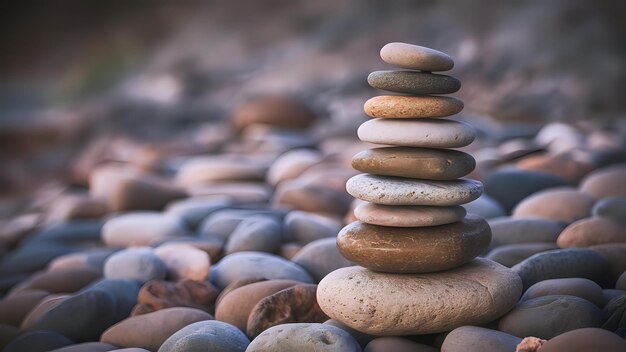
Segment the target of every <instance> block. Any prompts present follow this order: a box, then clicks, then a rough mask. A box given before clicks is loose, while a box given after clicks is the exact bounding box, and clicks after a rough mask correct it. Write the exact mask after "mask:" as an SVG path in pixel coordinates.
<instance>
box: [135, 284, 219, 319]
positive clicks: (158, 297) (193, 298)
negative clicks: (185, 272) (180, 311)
mask: <svg viewBox="0 0 626 352" xmlns="http://www.w3.org/2000/svg"><path fill="white" fill-rule="evenodd" d="M218 294H219V290H218V289H217V288H216V287H215V286H213V285H211V284H210V283H208V282H207V281H194V280H189V279H183V280H181V281H178V282H170V281H162V280H152V281H149V282H147V283H146V284H144V285H143V286H142V287H141V289H140V290H139V295H138V296H137V305H136V306H135V308H133V311H132V313H131V316H134V315H141V314H146V313H151V312H154V311H157V310H161V309H166V308H173V307H189V308H196V309H200V310H203V311H206V312H209V311H210V310H211V308H212V307H213V306H214V304H215V300H216V299H217V295H218Z"/></svg>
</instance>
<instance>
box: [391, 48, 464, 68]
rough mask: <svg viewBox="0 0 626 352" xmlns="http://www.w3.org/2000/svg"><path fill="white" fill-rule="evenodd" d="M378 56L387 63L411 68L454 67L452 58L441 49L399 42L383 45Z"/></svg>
mask: <svg viewBox="0 0 626 352" xmlns="http://www.w3.org/2000/svg"><path fill="white" fill-rule="evenodd" d="M380 57H381V58H382V59H383V61H385V62H386V63H388V64H391V65H394V66H397V67H401V68H408V69H411V70H420V71H428V72H436V71H448V70H451V69H452V67H454V61H453V60H452V58H451V57H450V56H448V55H447V54H445V53H442V52H441V51H438V50H435V49H431V48H427V47H424V46H419V45H413V44H407V43H400V42H393V43H389V44H386V45H385V46H383V47H382V49H380Z"/></svg>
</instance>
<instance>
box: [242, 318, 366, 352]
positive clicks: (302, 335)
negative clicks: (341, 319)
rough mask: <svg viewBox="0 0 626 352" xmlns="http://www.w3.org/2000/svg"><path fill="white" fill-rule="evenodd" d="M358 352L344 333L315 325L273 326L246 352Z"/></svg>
mask: <svg viewBox="0 0 626 352" xmlns="http://www.w3.org/2000/svg"><path fill="white" fill-rule="evenodd" d="M265 351H273V352H293V351H299V352H359V351H361V347H360V346H359V343H358V342H356V340H355V339H354V338H353V337H352V336H350V334H348V333H347V332H345V331H344V330H342V329H340V328H338V327H335V326H332V325H328V324H316V323H292V324H281V325H277V326H273V327H271V328H269V329H267V330H265V331H264V332H263V333H261V335H259V336H257V337H256V338H255V339H254V340H253V341H252V342H251V343H250V345H249V346H248V348H247V349H246V352H265Z"/></svg>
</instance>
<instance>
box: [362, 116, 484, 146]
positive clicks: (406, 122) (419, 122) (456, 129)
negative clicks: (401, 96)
mask: <svg viewBox="0 0 626 352" xmlns="http://www.w3.org/2000/svg"><path fill="white" fill-rule="evenodd" d="M357 134H358V135H359V139H360V140H362V141H364V142H370V143H375V144H390V145H395V146H403V147H425V148H461V147H465V146H467V145H469V144H470V143H472V142H473V141H474V138H475V137H476V132H475V131H474V128H473V127H472V126H470V125H468V124H466V123H464V122H458V121H452V120H443V119H426V118H424V119H386V118H380V119H372V120H369V121H366V122H365V123H363V124H361V126H359V129H358V130H357Z"/></svg>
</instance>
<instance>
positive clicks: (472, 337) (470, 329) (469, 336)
mask: <svg viewBox="0 0 626 352" xmlns="http://www.w3.org/2000/svg"><path fill="white" fill-rule="evenodd" d="M521 341H522V339H521V338H519V337H517V336H513V335H509V334H507V333H505V332H502V331H498V330H491V329H487V328H483V327H478V326H470V325H466V326H461V327H459V328H456V329H454V330H452V331H451V332H450V333H449V334H448V335H447V336H446V338H445V340H444V341H443V344H442V345H441V351H442V352H456V351H465V352H483V351H485V352H487V351H488V352H512V351H515V348H516V347H517V344H519V343H520V342H521Z"/></svg>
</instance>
